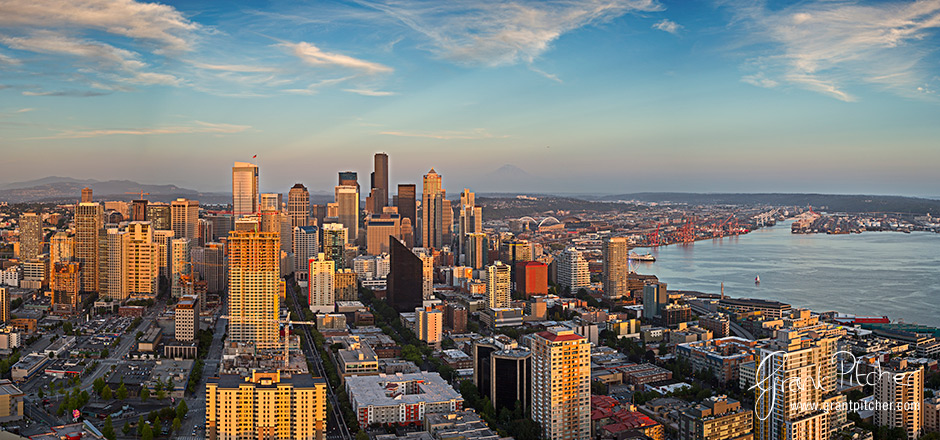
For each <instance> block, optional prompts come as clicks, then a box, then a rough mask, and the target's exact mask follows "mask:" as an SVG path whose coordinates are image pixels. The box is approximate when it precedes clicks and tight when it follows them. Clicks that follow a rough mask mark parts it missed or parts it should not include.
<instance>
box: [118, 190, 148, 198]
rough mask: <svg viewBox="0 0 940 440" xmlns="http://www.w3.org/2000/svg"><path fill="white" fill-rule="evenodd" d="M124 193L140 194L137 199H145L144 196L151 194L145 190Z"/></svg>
mask: <svg viewBox="0 0 940 440" xmlns="http://www.w3.org/2000/svg"><path fill="white" fill-rule="evenodd" d="M124 194H138V195H139V196H138V198H137V200H143V199H144V196H149V195H150V193H149V192H143V191H130V192H125V193H124Z"/></svg>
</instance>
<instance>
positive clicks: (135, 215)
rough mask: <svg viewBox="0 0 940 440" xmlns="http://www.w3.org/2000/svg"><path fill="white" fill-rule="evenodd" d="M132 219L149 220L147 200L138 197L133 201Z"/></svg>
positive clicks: (135, 220) (138, 220) (136, 220)
mask: <svg viewBox="0 0 940 440" xmlns="http://www.w3.org/2000/svg"><path fill="white" fill-rule="evenodd" d="M131 221H134V222H143V221H147V201H146V200H144V199H138V200H134V201H133V202H131Z"/></svg>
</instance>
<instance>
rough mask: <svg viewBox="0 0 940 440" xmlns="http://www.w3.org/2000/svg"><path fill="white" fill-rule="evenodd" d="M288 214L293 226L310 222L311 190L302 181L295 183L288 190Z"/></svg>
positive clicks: (305, 224)
mask: <svg viewBox="0 0 940 440" xmlns="http://www.w3.org/2000/svg"><path fill="white" fill-rule="evenodd" d="M287 215H288V216H290V226H291V228H296V227H298V226H307V225H308V224H310V192H309V191H307V187H306V186H304V185H303V184H302V183H297V184H294V186H293V187H291V189H290V191H288V192H287Z"/></svg>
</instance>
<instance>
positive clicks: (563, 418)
mask: <svg viewBox="0 0 940 440" xmlns="http://www.w3.org/2000/svg"><path fill="white" fill-rule="evenodd" d="M530 348H531V349H532V420H534V421H535V422H537V423H538V424H539V425H541V427H542V438H544V439H551V440H575V439H577V440H588V439H590V438H591V358H590V356H591V344H590V342H588V340H587V339H585V338H584V337H582V336H580V335H577V334H575V333H574V331H572V330H570V329H568V328H567V327H552V328H550V329H548V330H547V331H543V332H539V333H536V334H535V336H534V337H533V338H532V339H531V346H530Z"/></svg>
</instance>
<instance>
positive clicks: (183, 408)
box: [176, 399, 189, 419]
mask: <svg viewBox="0 0 940 440" xmlns="http://www.w3.org/2000/svg"><path fill="white" fill-rule="evenodd" d="M187 412H189V407H188V406H187V405H186V401H185V400H183V399H180V403H179V405H176V417H179V418H180V419H185V418H186V413H187Z"/></svg>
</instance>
